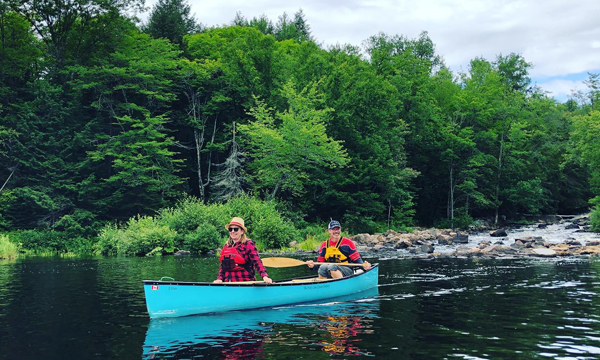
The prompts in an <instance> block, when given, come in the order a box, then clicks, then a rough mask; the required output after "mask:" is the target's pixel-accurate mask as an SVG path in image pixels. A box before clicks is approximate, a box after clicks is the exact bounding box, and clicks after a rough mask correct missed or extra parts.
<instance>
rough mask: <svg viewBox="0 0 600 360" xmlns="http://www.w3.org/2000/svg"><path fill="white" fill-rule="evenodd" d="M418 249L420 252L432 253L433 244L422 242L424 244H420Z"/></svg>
mask: <svg viewBox="0 0 600 360" xmlns="http://www.w3.org/2000/svg"><path fill="white" fill-rule="evenodd" d="M420 250H421V252H423V253H426V254H433V250H434V248H433V245H431V244H424V245H421V246H420Z"/></svg>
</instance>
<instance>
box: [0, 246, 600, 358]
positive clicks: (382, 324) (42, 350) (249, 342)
mask: <svg viewBox="0 0 600 360" xmlns="http://www.w3.org/2000/svg"><path fill="white" fill-rule="evenodd" d="M368 260H370V261H371V262H379V264H380V278H379V287H378V288H377V289H375V290H374V291H372V292H367V293H363V294H356V295H354V296H353V297H350V298H347V299H336V301H331V302H327V303H320V304H309V305H306V304H305V305H299V306H288V307H280V308H276V309H263V310H254V311H240V312H232V313H227V314H220V315H219V314H215V315H206V316H191V317H185V318H177V319H155V320H150V319H149V318H148V314H147V312H146V305H145V302H144V295H143V288H142V282H141V281H142V280H143V279H159V278H160V277H162V276H171V277H173V278H175V279H176V280H180V281H212V280H213V279H214V277H215V276H216V273H217V268H218V263H217V260H216V259H214V258H201V257H182V258H175V257H164V258H133V259H121V258H90V259H60V258H52V259H49V258H28V259H20V260H16V261H0V359H11V360H12V359H194V358H205V359H238V358H239V359H330V358H336V359H337V358H342V357H351V358H370V357H377V358H382V359H544V358H549V359H598V358H600V298H599V296H600V259H598V258H579V259H575V258H563V259H558V258H554V259H533V258H527V259H495V260H494V259H489V260H482V259H437V260H416V259H379V260H377V259H369V258H368ZM307 274H309V270H308V269H306V268H305V267H298V268H288V269H273V270H271V271H270V275H271V276H272V277H273V278H275V279H281V278H289V277H293V276H302V275H307Z"/></svg>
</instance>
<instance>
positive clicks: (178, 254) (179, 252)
mask: <svg viewBox="0 0 600 360" xmlns="http://www.w3.org/2000/svg"><path fill="white" fill-rule="evenodd" d="M189 254H190V252H189V251H187V250H179V251H177V252H176V253H175V256H184V255H189Z"/></svg>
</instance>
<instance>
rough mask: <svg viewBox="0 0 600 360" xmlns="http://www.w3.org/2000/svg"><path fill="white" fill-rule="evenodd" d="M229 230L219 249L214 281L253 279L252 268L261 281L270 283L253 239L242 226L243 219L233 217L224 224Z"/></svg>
mask: <svg viewBox="0 0 600 360" xmlns="http://www.w3.org/2000/svg"><path fill="white" fill-rule="evenodd" d="M225 229H227V231H229V240H227V242H226V243H225V246H223V249H222V250H221V257H220V260H221V267H220V268H219V275H218V276H217V280H215V281H214V282H215V283H222V282H223V281H225V282H234V281H254V280H256V278H255V276H254V269H256V271H258V273H259V274H260V276H261V277H262V279H263V281H264V282H266V283H267V284H271V283H272V282H273V280H271V278H269V275H268V274H267V270H266V269H265V267H264V266H263V264H262V261H260V257H259V256H258V250H256V245H254V241H252V240H250V239H248V238H247V237H246V233H247V232H248V230H247V229H246V227H245V226H244V219H242V218H239V217H234V218H233V219H231V221H230V222H229V224H227V225H225Z"/></svg>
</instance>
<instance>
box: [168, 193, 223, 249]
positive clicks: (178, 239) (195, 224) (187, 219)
mask: <svg viewBox="0 0 600 360" xmlns="http://www.w3.org/2000/svg"><path fill="white" fill-rule="evenodd" d="M157 219H158V222H159V223H160V224H161V225H164V226H167V227H169V228H170V229H173V230H175V231H176V232H177V235H176V236H175V239H174V246H175V247H176V248H177V249H188V250H190V251H192V250H191V249H189V248H188V245H187V244H188V243H189V244H192V243H194V248H197V249H200V248H202V247H203V246H200V247H197V246H199V245H200V244H195V243H196V241H194V240H191V239H193V238H196V239H200V238H199V237H198V236H200V237H201V238H202V237H203V238H204V239H205V240H207V239H208V238H207V237H206V236H207V234H206V233H205V230H199V229H198V228H199V227H200V226H202V225H204V224H210V225H211V226H213V227H214V228H215V231H217V233H218V234H219V236H218V237H217V238H216V241H217V246H216V247H218V243H219V242H220V241H219V239H220V238H222V237H224V236H225V235H226V231H225V228H223V226H224V225H225V224H226V223H227V221H229V219H228V218H227V215H226V214H225V211H224V207H223V205H218V204H214V205H206V204H204V203H203V202H202V201H200V200H198V199H194V198H187V199H185V200H183V201H182V202H180V203H179V204H178V205H177V206H176V207H174V208H167V209H163V210H161V211H159V213H158V215H157ZM219 225H221V226H219ZM216 229H218V230H216ZM221 229H222V230H221ZM198 231H200V232H203V233H205V235H199V234H198V233H197V232H198ZM190 241H191V242H190ZM207 245H208V243H207ZM209 250H210V249H209ZM202 251H203V252H204V250H202Z"/></svg>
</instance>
